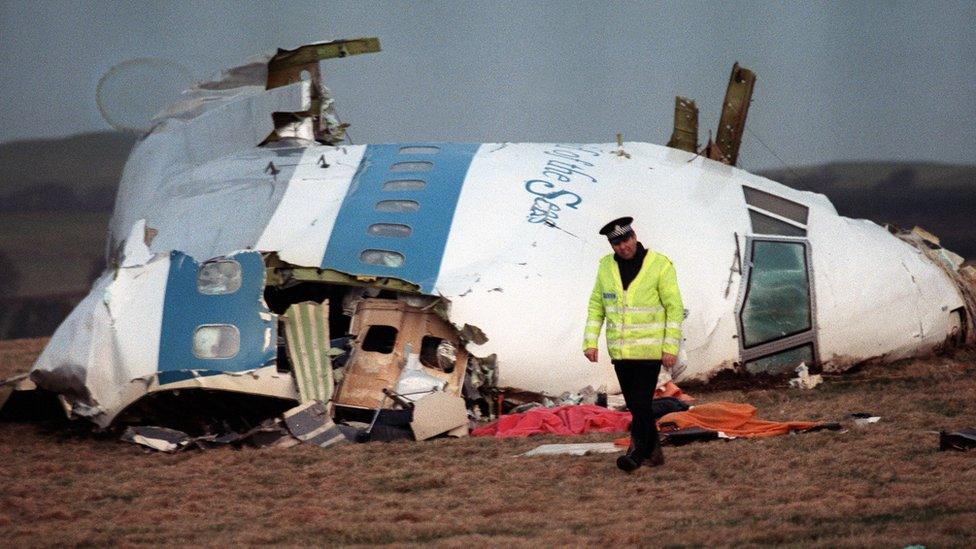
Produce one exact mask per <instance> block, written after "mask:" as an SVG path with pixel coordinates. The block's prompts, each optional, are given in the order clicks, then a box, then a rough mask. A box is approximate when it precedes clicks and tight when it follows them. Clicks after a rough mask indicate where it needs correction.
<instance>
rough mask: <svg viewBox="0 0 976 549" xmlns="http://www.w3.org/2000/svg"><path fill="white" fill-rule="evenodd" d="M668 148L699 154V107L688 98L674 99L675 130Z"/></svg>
mask: <svg viewBox="0 0 976 549" xmlns="http://www.w3.org/2000/svg"><path fill="white" fill-rule="evenodd" d="M668 146H669V147H672V148H675V149H680V150H682V151H688V152H690V153H696V152H698V107H697V106H696V105H695V102H694V101H692V100H691V99H688V98H687V97H680V96H679V97H675V98H674V130H673V131H672V133H671V140H670V141H668Z"/></svg>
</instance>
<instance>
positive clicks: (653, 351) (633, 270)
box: [583, 217, 684, 472]
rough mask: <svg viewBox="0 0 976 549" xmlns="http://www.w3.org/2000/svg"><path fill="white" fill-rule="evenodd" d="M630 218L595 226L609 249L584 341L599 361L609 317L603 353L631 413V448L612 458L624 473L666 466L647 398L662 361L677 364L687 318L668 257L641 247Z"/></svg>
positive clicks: (590, 357) (592, 298) (592, 296)
mask: <svg viewBox="0 0 976 549" xmlns="http://www.w3.org/2000/svg"><path fill="white" fill-rule="evenodd" d="M632 222H633V218H631V217H621V218H619V219H615V220H613V221H611V222H610V223H607V224H606V225H605V226H604V227H603V228H602V229H600V234H602V235H606V237H607V238H608V239H609V240H610V245H611V246H612V247H613V251H614V253H612V254H609V255H607V256H605V257H603V259H601V260H600V266H599V269H598V270H597V275H596V284H594V285H593V293H592V294H590V303H589V308H588V311H587V317H586V333H585V336H584V338H583V354H584V355H586V358H587V359H588V360H589V361H590V362H596V361H597V357H598V351H597V345H598V344H597V340H598V339H599V336H600V328H601V327H602V326H603V323H604V321H606V324H607V330H606V335H607V350H608V351H609V352H610V359H611V361H612V362H613V367H614V370H615V371H616V372H617V379H618V380H619V381H620V389H621V391H622V392H623V394H624V400H625V401H626V403H627V408H628V409H629V410H630V412H631V414H632V415H633V420H632V422H631V426H630V434H631V441H632V442H631V447H630V449H629V450H628V451H627V453H626V454H624V455H623V456H620V457H619V458H618V459H617V467H619V468H620V469H622V470H624V471H627V472H630V471H633V470H635V469H637V468H638V467H640V466H641V464H647V465H651V466H655V465H661V464H663V463H664V455H663V454H662V452H661V445H660V442H659V440H658V435H657V424H656V423H655V420H654V416H653V412H652V411H651V400H652V399H653V398H654V390H655V389H656V388H657V378H658V374H660V372H661V366H662V365H663V366H664V367H665V368H668V369H670V368H672V367H674V365H675V364H676V363H677V355H678V345H679V343H680V342H681V321H682V320H684V306H683V305H682V303H681V293H680V292H679V291H678V280H677V275H676V274H675V271H674V266H673V265H672V264H671V260H669V259H668V258H667V257H665V256H664V255H662V254H659V253H657V252H653V251H651V250H648V249H646V248H644V246H643V245H642V244H641V243H640V242H638V241H637V235H636V234H635V233H634V230H633V228H631V223H632Z"/></svg>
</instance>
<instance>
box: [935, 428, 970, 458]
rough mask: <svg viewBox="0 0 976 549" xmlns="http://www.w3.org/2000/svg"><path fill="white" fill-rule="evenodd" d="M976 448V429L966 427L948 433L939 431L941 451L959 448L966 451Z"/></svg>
mask: <svg viewBox="0 0 976 549" xmlns="http://www.w3.org/2000/svg"><path fill="white" fill-rule="evenodd" d="M973 448H976V429H974V428H972V427H966V428H965V429H959V430H958V431H953V432H951V433H947V432H945V431H939V451H940V452H944V451H946V450H959V451H963V452H965V451H966V450H972V449H973Z"/></svg>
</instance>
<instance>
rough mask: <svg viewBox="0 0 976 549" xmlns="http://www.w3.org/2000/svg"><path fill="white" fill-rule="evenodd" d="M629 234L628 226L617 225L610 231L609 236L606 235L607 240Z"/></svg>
mask: <svg viewBox="0 0 976 549" xmlns="http://www.w3.org/2000/svg"><path fill="white" fill-rule="evenodd" d="M629 232H630V225H624V226H623V227H621V226H620V225H617V226H616V227H614V228H613V230H612V231H610V234H608V235H607V238H617V237H618V236H623V235H625V234H627V233H629Z"/></svg>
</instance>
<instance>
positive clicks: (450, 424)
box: [410, 391, 468, 440]
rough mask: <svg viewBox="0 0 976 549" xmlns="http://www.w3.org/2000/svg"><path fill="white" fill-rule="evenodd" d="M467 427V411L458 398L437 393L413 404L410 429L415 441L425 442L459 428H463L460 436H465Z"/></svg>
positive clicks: (461, 399) (462, 401) (462, 400)
mask: <svg viewBox="0 0 976 549" xmlns="http://www.w3.org/2000/svg"><path fill="white" fill-rule="evenodd" d="M467 426H468V410H467V408H466V407H465V405H464V399H463V398H461V397H459V396H453V395H449V394H447V393H442V392H440V391H437V392H434V393H431V394H429V395H427V396H425V397H423V398H421V399H419V400H417V401H416V402H415V403H414V406H413V419H412V420H411V421H410V428H411V429H412V430H413V438H414V439H416V440H427V439H429V438H433V437H435V436H437V435H441V434H444V433H447V432H455V430H456V429H459V428H463V429H462V431H463V435H461V436H466V435H467V434H468V429H467Z"/></svg>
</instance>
